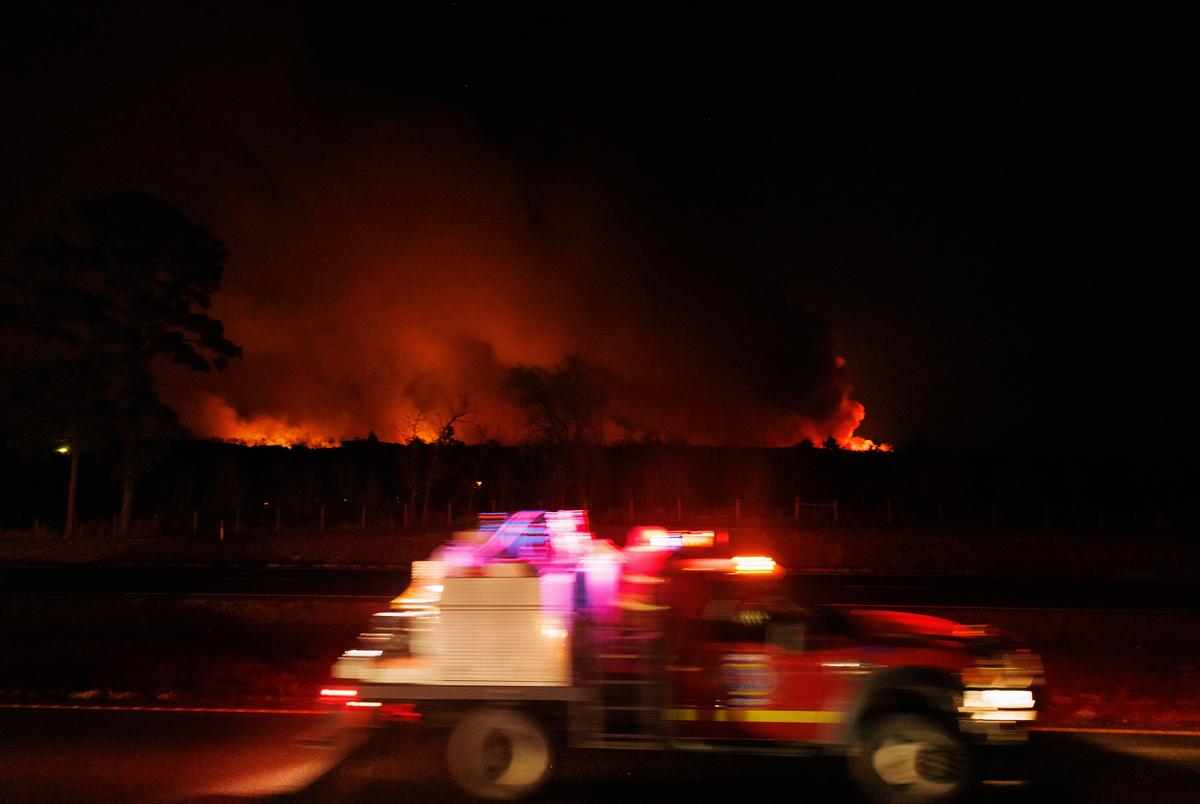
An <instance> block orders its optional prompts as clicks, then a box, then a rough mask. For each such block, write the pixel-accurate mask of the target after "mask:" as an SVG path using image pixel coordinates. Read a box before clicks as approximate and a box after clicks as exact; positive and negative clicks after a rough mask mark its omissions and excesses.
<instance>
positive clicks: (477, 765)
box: [446, 707, 552, 801]
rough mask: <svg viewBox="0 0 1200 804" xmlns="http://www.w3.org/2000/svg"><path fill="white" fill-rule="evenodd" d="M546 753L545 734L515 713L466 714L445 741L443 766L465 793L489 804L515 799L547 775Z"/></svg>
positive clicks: (490, 710) (489, 709)
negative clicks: (487, 801)
mask: <svg viewBox="0 0 1200 804" xmlns="http://www.w3.org/2000/svg"><path fill="white" fill-rule="evenodd" d="M551 765H552V752H551V750H550V740H549V739H548V738H547V736H546V731H545V729H543V728H542V726H541V724H540V723H538V721H537V719H536V718H534V717H532V716H531V715H529V714H527V713H525V712H522V711H520V710H516V709H501V708H497V707H485V708H480V709H473V710H471V711H470V712H468V713H467V714H466V715H465V716H463V718H462V719H461V720H459V721H458V723H456V724H455V726H454V729H453V730H452V731H451V732H450V738H449V739H448V740H447V742H446V767H447V768H448V769H449V771H450V776H451V777H452V778H453V779H454V781H455V783H456V784H458V786H459V787H460V788H462V789H463V790H464V791H465V792H467V793H468V794H470V795H472V796H475V797H477V798H482V799H487V800H489V801H508V800H512V799H517V798H521V797H522V796H526V795H528V794H529V793H532V792H533V791H534V790H536V789H537V788H538V787H539V786H540V785H541V784H542V783H543V782H544V781H545V780H546V778H547V777H548V776H549V775H550V768H551Z"/></svg>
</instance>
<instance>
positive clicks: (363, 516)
mask: <svg viewBox="0 0 1200 804" xmlns="http://www.w3.org/2000/svg"><path fill="white" fill-rule="evenodd" d="M366 526H367V504H366V503H363V504H362V513H360V514H359V515H358V529H359V530H362V529H363V528H365V527H366Z"/></svg>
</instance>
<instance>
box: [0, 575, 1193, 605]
mask: <svg viewBox="0 0 1200 804" xmlns="http://www.w3.org/2000/svg"><path fill="white" fill-rule="evenodd" d="M791 580H792V582H793V583H794V584H795V586H796V588H797V595H798V599H803V600H807V601H809V602H811V603H846V604H860V605H886V606H941V607H991V606H995V607H1004V608H1041V609H1046V608H1070V609H1116V610H1136V611H1145V610H1169V611H1197V610H1200V596H1197V595H1196V594H1195V583H1196V582H1195V581H1194V580H1179V579H1174V580H1172V579H1149V578H1147V579H1139V578H1125V579H1119V580H1106V581H1095V580H1079V579H1062V578H997V577H977V576H958V575H877V574H862V573H859V574H854V573H811V574H793V575H792V576H791ZM407 582H408V568H407V567H397V568H390V569H345V568H306V567H251V566H214V567H208V566H169V565H168V566H160V565H156V566H104V567H100V566H77V565H61V564H59V565H45V566H6V567H0V589H3V590H4V591H5V592H7V593H12V594H15V593H31V594H167V595H179V594H189V595H195V594H201V595H237V596H243V597H244V596H248V595H271V596H280V595H283V596H290V595H297V596H304V597H319V596H336V597H347V596H361V597H367V598H379V599H381V600H382V599H385V598H388V597H391V596H394V595H396V594H398V593H399V592H401V591H403V589H404V587H405V585H406V584H407Z"/></svg>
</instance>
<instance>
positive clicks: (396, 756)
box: [0, 707, 1200, 804]
mask: <svg viewBox="0 0 1200 804" xmlns="http://www.w3.org/2000/svg"><path fill="white" fill-rule="evenodd" d="M318 724H319V718H318V717H317V716H316V715H313V714H306V713H302V712H297V713H284V712H280V713H263V712H252V711H231V712H217V711H154V710H145V711H124V710H93V709H38V708H8V707H5V708H0V758H2V760H0V800H3V801H13V802H24V801H55V802H135V801H136V802H204V801H209V802H211V801H227V802H228V801H291V802H323V801H339V802H341V801H345V802H368V801H380V800H387V801H396V802H409V801H430V802H436V801H452V800H454V796H452V795H451V794H450V792H449V789H448V786H447V784H446V782H445V780H444V778H443V775H442V773H441V771H440V769H439V766H440V758H439V753H438V747H437V744H436V741H433V740H431V739H423V740H418V739H413V738H409V737H402V736H397V735H394V734H393V735H378V734H373V735H370V736H368V735H362V736H360V737H358V738H356V739H347V740H342V741H340V742H337V743H335V744H333V745H331V746H327V747H322V748H313V747H305V746H302V745H298V744H297V742H296V741H295V739H294V738H295V737H296V736H297V735H299V734H302V733H306V732H308V731H309V730H311V729H313V728H314V727H316V726H317V725H318ZM1009 770H1010V771H1013V770H1015V771H1017V773H1016V774H1015V775H1014V774H1012V773H1009V774H1008V776H1007V777H1006V778H1004V779H993V780H991V782H989V783H985V784H984V785H982V786H981V787H980V789H979V790H978V791H977V793H976V794H975V795H973V796H972V800H973V801H981V802H996V803H997V804H999V803H1001V802H1024V801H1045V802H1051V801H1054V802H1057V801H1080V802H1083V801H1087V802H1126V801H1154V802H1185V801H1186V802H1193V801H1196V800H1197V798H1198V797H1200V736H1197V735H1164V734H1106V733H1058V732H1040V733H1035V734H1034V735H1033V740H1032V742H1031V744H1030V746H1029V759H1028V760H1027V761H1022V762H1016V763H1013V764H1012V765H1011V766H1010V767H1009ZM557 772H558V776H557V777H556V780H555V781H554V782H553V783H552V784H551V785H549V786H548V787H547V788H545V789H544V790H543V791H541V793H540V794H539V795H538V796H537V797H536V799H535V800H536V801H540V802H547V803H549V802H563V803H564V804H565V803H566V802H597V803H599V802H605V804H609V803H610V802H612V801H614V800H620V801H624V802H629V803H630V804H634V802H664V801H686V802H689V804H690V803H691V802H717V801H743V800H754V799H755V798H760V800H761V799H765V797H766V796H771V797H772V798H777V791H778V790H780V789H781V788H785V787H786V788H787V789H788V790H789V791H791V797H792V798H797V799H803V800H809V801H854V800H856V799H855V797H854V794H853V792H852V790H851V789H850V788H849V787H848V786H847V783H846V781H845V780H844V778H843V776H842V773H841V765H840V762H839V761H838V760H836V759H832V758H826V759H799V760H797V759H768V758H754V757H727V756H723V757H722V758H721V760H720V762H713V761H712V759H711V758H709V757H706V756H703V755H697V754H649V753H632V754H630V753H617V752H602V751H592V752H575V753H568V754H565V755H563V756H562V757H560V761H559V763H558V768H557ZM799 793H802V794H803V795H798V794H799Z"/></svg>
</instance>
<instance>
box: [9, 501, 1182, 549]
mask: <svg viewBox="0 0 1200 804" xmlns="http://www.w3.org/2000/svg"><path fill="white" fill-rule="evenodd" d="M482 502H483V503H484V505H486V507H481V508H482V510H492V511H495V510H498V507H497V504H496V503H497V501H496V500H485V501H482ZM547 507H554V508H556V507H559V505H547V501H546V500H544V499H543V500H528V501H523V502H520V503H518V504H516V505H509V506H507V507H505V508H504V509H503V510H510V511H511V510H521V509H545V508H547ZM562 507H568V508H570V507H582V508H587V509H588V510H589V513H590V515H591V519H592V521H593V522H596V523H600V524H607V525H625V524H627V525H634V524H649V525H662V526H668V527H669V526H680V527H737V526H773V527H789V526H790V527H802V528H803V527H822V528H828V527H841V528H855V527H874V528H880V527H882V528H887V527H908V528H911V527H925V528H942V527H946V528H951V527H953V528H971V529H975V530H1005V529H1020V530H1031V529H1033V530H1036V529H1043V530H1052V529H1053V530H1097V531H1102V530H1105V529H1115V528H1120V527H1131V526H1142V527H1144V526H1145V524H1147V523H1144V522H1138V521H1131V519H1130V517H1128V516H1113V515H1112V514H1111V513H1110V512H1108V511H1106V509H1105V508H1104V507H1103V506H1099V505H1097V506H1094V507H1090V508H1087V509H1083V510H1079V509H1076V510H1072V511H1070V512H1067V513H1068V514H1069V515H1068V516H1064V515H1063V514H1064V512H1063V511H1061V510H1059V509H1055V508H1054V507H1052V506H1050V505H1046V506H1044V507H1043V508H1042V509H1041V511H1040V512H1038V513H1034V514H1031V512H1030V511H1028V510H1027V509H1019V510H1017V509H1006V508H1005V507H1004V506H1002V505H1000V504H999V503H992V504H990V505H982V506H980V505H976V506H963V505H953V506H952V505H948V504H946V503H944V502H942V501H938V502H936V503H934V504H932V505H925V506H920V507H917V506H899V505H896V504H894V503H893V502H892V501H891V500H885V501H884V502H883V503H882V504H881V505H880V504H876V505H853V506H851V505H847V504H846V503H844V502H843V501H840V500H838V499H832V500H804V499H802V498H801V497H799V496H794V497H793V498H792V499H791V501H790V505H783V504H779V503H775V504H770V503H763V502H762V501H755V502H747V501H745V500H742V499H741V498H734V499H732V500H730V501H728V502H726V503H724V504H716V505H713V504H709V505H697V504H689V503H688V502H686V501H685V500H683V499H682V498H676V499H675V500H674V501H673V503H672V504H667V505H664V504H661V503H660V504H656V505H645V504H643V503H641V502H640V501H638V500H635V499H632V498H631V499H627V500H626V501H625V502H624V503H623V504H620V505H613V504H612V503H611V502H610V503H609V504H607V505H604V506H594V505H589V501H586V500H584V501H581V502H579V503H576V504H575V505H572V504H571V502H570V501H567V502H565V503H563V504H562ZM1052 511H1053V512H1054V515H1053V516H1052ZM477 513H479V510H471V509H469V508H468V507H467V506H463V505H455V504H453V503H445V504H440V505H437V506H433V505H431V506H429V507H428V508H425V507H424V506H422V505H421V504H420V503H419V502H418V503H416V504H414V503H413V501H412V500H400V499H390V500H377V499H367V500H357V501H355V500H350V499H349V498H346V499H343V500H341V501H332V502H319V501H314V502H313V503H311V504H289V503H286V502H282V503H277V502H273V501H270V500H267V501H264V502H263V504H262V505H253V506H246V507H235V508H231V509H225V510H202V509H199V508H195V509H191V510H188V511H185V512H179V511H176V512H174V513H173V514H172V515H167V514H159V513H153V512H152V513H143V514H142V515H140V516H137V517H135V518H134V521H133V523H132V525H131V532H130V534H129V535H131V536H134V537H138V538H148V537H156V536H183V537H194V538H205V539H207V538H215V539H218V540H223V539H228V538H234V537H250V536H264V535H265V536H269V535H271V534H276V533H322V532H331V533H332V532H354V531H371V532H406V531H412V532H417V531H431V530H449V529H455V528H467V527H470V526H471V525H472V524H473V523H474V521H475V515H476V514H477ZM1149 524H1151V525H1152V526H1154V527H1153V529H1157V530H1163V529H1166V527H1167V526H1166V525H1165V524H1164V523H1162V522H1153V521H1152V522H1150V523H1149ZM77 532H78V537H79V538H93V537H111V536H114V535H115V534H116V532H117V517H116V516H115V515H113V516H112V517H107V516H106V517H103V518H98V517H91V518H86V519H81V521H80V522H79V524H78V529H77ZM0 533H3V534H6V535H8V536H10V537H13V536H16V537H33V538H55V537H61V535H62V521H61V518H59V519H57V520H56V519H53V518H43V517H34V518H33V519H32V521H25V522H2V521H0Z"/></svg>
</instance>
